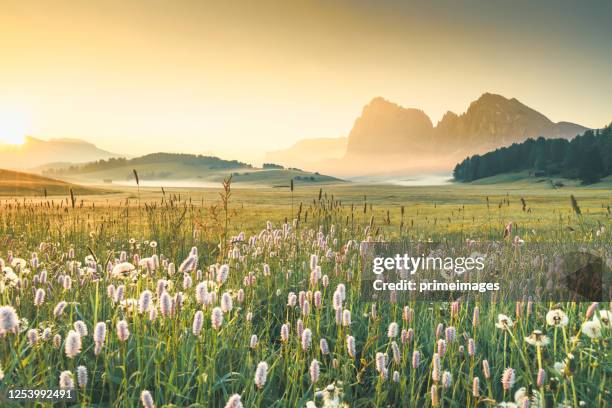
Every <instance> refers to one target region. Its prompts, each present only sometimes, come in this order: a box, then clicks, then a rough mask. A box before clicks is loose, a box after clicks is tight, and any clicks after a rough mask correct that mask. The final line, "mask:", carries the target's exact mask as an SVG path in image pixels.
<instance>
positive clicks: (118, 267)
mask: <svg viewBox="0 0 612 408" xmlns="http://www.w3.org/2000/svg"><path fill="white" fill-rule="evenodd" d="M135 269H136V268H135V267H134V265H132V264H131V263H129V262H120V263H117V264H115V266H113V269H112V271H111V275H112V277H113V278H115V279H117V278H124V277H126V276H128V275H129V273H130V272H132V271H133V270H135Z"/></svg>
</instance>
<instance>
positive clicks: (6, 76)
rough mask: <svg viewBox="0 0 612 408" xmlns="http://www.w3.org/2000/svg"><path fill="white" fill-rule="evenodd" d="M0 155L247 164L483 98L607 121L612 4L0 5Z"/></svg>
mask: <svg viewBox="0 0 612 408" xmlns="http://www.w3.org/2000/svg"><path fill="white" fill-rule="evenodd" d="M0 8H1V10H2V12H1V13H0V141H5V142H7V141H9V142H10V141H17V140H19V139H20V137H21V136H20V135H22V134H28V135H32V136H35V137H39V138H42V139H48V138H59V137H70V138H81V139H84V140H87V141H90V142H92V143H95V144H96V145H98V146H99V147H101V148H103V149H105V150H109V151H112V152H115V153H119V154H126V155H137V154H143V153H150V152H155V151H169V152H179V151H180V152H186V153H198V154H200V153H202V154H215V155H219V156H221V157H223V158H228V159H240V160H246V161H251V162H257V161H258V160H260V159H261V157H262V156H263V153H264V152H265V151H269V150H278V149H282V148H286V147H288V146H290V145H291V144H293V143H294V142H295V141H297V140H299V139H303V138H311V137H340V136H347V135H348V133H349V132H350V129H351V127H352V125H353V123H354V121H355V119H356V118H357V117H358V116H359V114H360V112H361V110H362V109H363V106H364V105H366V104H367V103H368V102H369V101H370V100H371V99H372V98H374V97H376V96H383V97H385V98H386V99H388V100H391V101H393V102H396V103H398V104H400V105H403V106H405V107H416V108H420V109H423V110H424V111H425V112H426V113H427V114H428V115H430V117H431V118H432V121H433V122H434V123H436V122H437V121H438V120H439V119H440V118H441V116H442V115H443V114H444V112H446V111H447V110H452V111H454V112H457V113H461V112H464V111H465V110H466V108H467V106H468V105H469V103H470V102H471V101H473V100H475V99H477V98H478V96H480V95H481V94H482V93H484V92H494V93H500V94H502V95H504V96H506V97H508V98H511V97H515V98H517V99H519V100H520V101H521V102H523V103H525V104H526V105H528V106H530V107H532V108H534V109H536V110H538V111H540V112H542V113H544V114H545V115H547V116H548V117H549V118H550V119H552V120H553V121H561V120H564V121H572V122H576V123H579V124H582V125H585V126H588V127H602V126H604V125H606V124H608V123H609V122H610V121H612V80H611V79H610V67H612V24H610V23H609V18H610V16H612V2H610V1H589V2H575V1H563V0H555V1H550V0H540V1H512V2H508V1H497V0H482V1H462V2H457V1H439V0H436V1H422V2H421V1H420V2H412V1H377V2H373V1H361V0H351V1H334V0H325V1H318V0H308V1H301V0H291V1H286V0H280V1H267V0H260V1H245V2H235V1H223V2H216V1H215V2H209V1H202V0H199V1H188V0H184V1H178V2H168V1H156V0H150V1H143V2H139V1H129V2H126V1H113V0H109V1H62V0H57V1H37V2H34V1H12V0H10V1H7V0H0Z"/></svg>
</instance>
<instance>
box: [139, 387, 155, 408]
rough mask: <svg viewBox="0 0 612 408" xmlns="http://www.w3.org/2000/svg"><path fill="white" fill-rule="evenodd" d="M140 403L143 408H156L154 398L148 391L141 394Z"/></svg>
mask: <svg viewBox="0 0 612 408" xmlns="http://www.w3.org/2000/svg"><path fill="white" fill-rule="evenodd" d="M140 402H142V406H143V407H144V408H155V404H154V403H153V397H152V396H151V393H150V392H149V391H147V390H143V391H142V392H141V393H140Z"/></svg>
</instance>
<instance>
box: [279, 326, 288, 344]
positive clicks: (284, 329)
mask: <svg viewBox="0 0 612 408" xmlns="http://www.w3.org/2000/svg"><path fill="white" fill-rule="evenodd" d="M280 334H281V340H282V341H283V342H287V341H288V340H289V324H287V323H284V324H283V325H282V326H281V330H280Z"/></svg>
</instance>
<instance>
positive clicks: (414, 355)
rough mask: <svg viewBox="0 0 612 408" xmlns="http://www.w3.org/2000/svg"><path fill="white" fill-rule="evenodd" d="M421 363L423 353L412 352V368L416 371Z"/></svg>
mask: <svg viewBox="0 0 612 408" xmlns="http://www.w3.org/2000/svg"><path fill="white" fill-rule="evenodd" d="M420 362H421V353H419V351H418V350H414V351H413V352H412V368H413V369H416V368H417V367H418V366H419V364H420Z"/></svg>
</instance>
